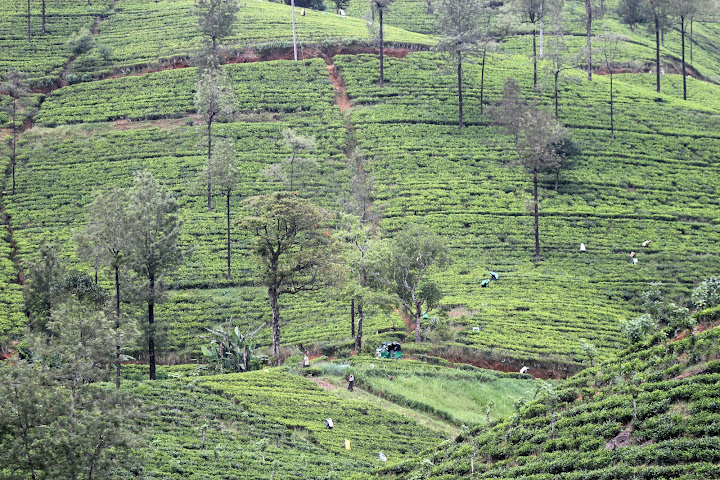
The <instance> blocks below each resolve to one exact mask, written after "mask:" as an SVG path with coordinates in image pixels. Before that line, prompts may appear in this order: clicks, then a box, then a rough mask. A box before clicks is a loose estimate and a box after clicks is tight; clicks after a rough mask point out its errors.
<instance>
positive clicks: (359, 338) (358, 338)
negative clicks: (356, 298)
mask: <svg viewBox="0 0 720 480" xmlns="http://www.w3.org/2000/svg"><path fill="white" fill-rule="evenodd" d="M357 311H358V323H357V336H356V337H355V351H356V352H357V353H360V349H361V348H362V333H363V331H362V327H363V319H364V318H365V314H364V313H363V304H362V301H360V302H358V305H357Z"/></svg>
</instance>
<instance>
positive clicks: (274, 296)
mask: <svg viewBox="0 0 720 480" xmlns="http://www.w3.org/2000/svg"><path fill="white" fill-rule="evenodd" d="M278 296H279V294H278V290H277V287H275V286H274V285H273V286H270V287H268V297H270V308H271V309H272V335H273V338H272V354H273V356H274V357H275V362H279V359H280V305H279V304H278Z"/></svg>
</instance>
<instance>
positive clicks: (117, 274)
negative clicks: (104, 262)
mask: <svg viewBox="0 0 720 480" xmlns="http://www.w3.org/2000/svg"><path fill="white" fill-rule="evenodd" d="M116 262H117V260H116ZM119 330H120V266H119V265H117V263H116V264H115V335H118V334H119ZM115 388H116V389H120V342H116V343H115Z"/></svg>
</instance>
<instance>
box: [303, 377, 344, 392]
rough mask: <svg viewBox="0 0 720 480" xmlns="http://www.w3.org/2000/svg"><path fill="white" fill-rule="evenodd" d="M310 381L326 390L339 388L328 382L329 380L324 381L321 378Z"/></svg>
mask: <svg viewBox="0 0 720 480" xmlns="http://www.w3.org/2000/svg"><path fill="white" fill-rule="evenodd" d="M308 380H310V381H312V382H314V383H316V384H317V386H318V387H320V388H323V389H325V390H335V389H336V388H338V386H337V385H333V384H332V383H330V382H328V381H327V380H323V379H321V378H314V377H309V378H308Z"/></svg>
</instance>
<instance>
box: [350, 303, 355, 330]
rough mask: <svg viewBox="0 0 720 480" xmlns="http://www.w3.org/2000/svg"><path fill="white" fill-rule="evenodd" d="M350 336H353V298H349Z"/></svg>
mask: <svg viewBox="0 0 720 480" xmlns="http://www.w3.org/2000/svg"><path fill="white" fill-rule="evenodd" d="M350 338H355V299H354V298H351V299H350Z"/></svg>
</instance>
